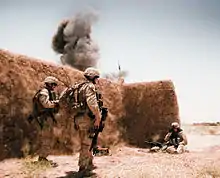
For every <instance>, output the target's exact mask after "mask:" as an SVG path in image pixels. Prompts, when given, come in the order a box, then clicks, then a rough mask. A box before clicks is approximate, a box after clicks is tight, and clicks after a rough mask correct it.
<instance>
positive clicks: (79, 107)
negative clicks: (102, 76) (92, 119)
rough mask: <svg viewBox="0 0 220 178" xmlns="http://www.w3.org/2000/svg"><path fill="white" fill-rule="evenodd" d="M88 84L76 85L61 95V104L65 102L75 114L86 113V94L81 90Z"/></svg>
mask: <svg viewBox="0 0 220 178" xmlns="http://www.w3.org/2000/svg"><path fill="white" fill-rule="evenodd" d="M86 83H88V82H81V83H75V84H74V85H73V86H71V87H69V88H67V89H66V90H64V92H63V93H62V94H61V97H60V102H62V101H63V100H65V101H64V102H65V103H66V104H67V105H68V107H69V108H70V109H71V113H73V114H79V113H84V112H85V110H86V93H85V90H82V89H81V87H82V86H83V85H84V84H86Z"/></svg>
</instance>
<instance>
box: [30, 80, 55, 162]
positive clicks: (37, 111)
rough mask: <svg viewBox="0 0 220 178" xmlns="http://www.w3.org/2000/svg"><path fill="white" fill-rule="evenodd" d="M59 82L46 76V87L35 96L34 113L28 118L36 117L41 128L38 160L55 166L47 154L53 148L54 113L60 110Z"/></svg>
mask: <svg viewBox="0 0 220 178" xmlns="http://www.w3.org/2000/svg"><path fill="white" fill-rule="evenodd" d="M57 83H58V80H57V78H55V77H52V76H48V77H46V78H45V80H44V87H43V88H42V89H41V90H39V91H38V92H37V93H36V94H35V96H34V98H33V107H34V108H33V113H32V115H30V116H29V118H28V120H29V122H31V121H32V120H33V119H35V120H36V121H37V123H38V124H39V126H40V128H41V129H40V141H41V145H40V146H41V147H40V150H39V158H38V161H43V162H48V163H50V164H51V165H53V166H56V164H55V163H53V162H52V161H49V160H48V159H47V156H48V155H49V152H50V150H51V143H52V139H51V134H53V133H52V132H53V124H56V120H55V118H54V113H57V112H58V100H56V93H55V91H54V89H55V88H56V87H57ZM49 118H50V119H49ZM51 121H52V122H51Z"/></svg>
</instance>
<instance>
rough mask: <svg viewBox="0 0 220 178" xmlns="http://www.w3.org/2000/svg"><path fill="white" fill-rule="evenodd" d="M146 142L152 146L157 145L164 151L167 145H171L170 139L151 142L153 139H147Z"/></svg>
mask: <svg viewBox="0 0 220 178" xmlns="http://www.w3.org/2000/svg"><path fill="white" fill-rule="evenodd" d="M145 143H147V144H149V145H150V148H153V147H155V146H157V147H159V148H160V149H161V150H162V151H164V150H166V149H167V147H168V146H169V145H170V143H169V141H168V142H165V143H160V142H151V141H145Z"/></svg>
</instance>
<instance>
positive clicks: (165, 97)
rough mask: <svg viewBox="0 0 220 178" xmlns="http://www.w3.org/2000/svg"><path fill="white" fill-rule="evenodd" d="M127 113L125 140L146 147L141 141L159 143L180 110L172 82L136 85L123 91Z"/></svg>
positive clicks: (123, 121)
mask: <svg viewBox="0 0 220 178" xmlns="http://www.w3.org/2000/svg"><path fill="white" fill-rule="evenodd" d="M123 91H124V92H123V104H124V109H125V111H126V114H125V115H124V117H123V118H122V123H123V126H124V132H123V133H124V134H123V137H124V139H125V140H126V141H127V142H128V143H129V144H131V145H135V146H139V147H145V144H144V141H145V140H149V141H162V140H163V138H164V135H165V134H166V132H167V131H168V129H169V126H170V124H171V123H172V122H174V121H176V122H179V108H178V103H177V97H176V94H175V90H174V86H173V83H172V82H171V81H158V82H148V83H135V84H129V85H125V86H124V88H123Z"/></svg>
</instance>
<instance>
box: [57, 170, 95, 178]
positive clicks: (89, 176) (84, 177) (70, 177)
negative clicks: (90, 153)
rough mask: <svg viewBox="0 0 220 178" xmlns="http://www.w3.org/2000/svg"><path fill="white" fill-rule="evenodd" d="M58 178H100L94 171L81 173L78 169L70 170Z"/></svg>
mask: <svg viewBox="0 0 220 178" xmlns="http://www.w3.org/2000/svg"><path fill="white" fill-rule="evenodd" d="M57 178H98V176H97V174H96V173H94V172H89V173H86V174H80V173H79V172H76V171H69V172H66V175H65V176H61V177H57Z"/></svg>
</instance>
